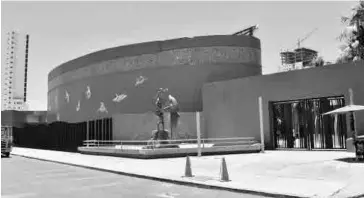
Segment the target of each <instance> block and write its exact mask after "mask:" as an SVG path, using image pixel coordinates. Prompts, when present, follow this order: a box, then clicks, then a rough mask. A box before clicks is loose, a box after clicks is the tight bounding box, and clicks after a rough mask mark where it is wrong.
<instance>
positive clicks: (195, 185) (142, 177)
mask: <svg viewBox="0 0 364 198" xmlns="http://www.w3.org/2000/svg"><path fill="white" fill-rule="evenodd" d="M11 155H14V156H19V157H24V158H28V159H35V160H40V161H45V162H52V163H57V164H63V165H70V166H75V167H80V168H87V169H91V170H97V171H103V172H108V173H114V174H118V175H124V176H129V177H136V178H141V179H148V180H154V181H160V182H167V183H173V184H178V185H184V186H191V187H197V188H203V189H212V190H224V191H229V192H236V193H245V194H251V195H259V196H264V197H277V198H306V197H299V196H293V195H283V194H278V193H277V194H275V193H267V192H259V191H253V190H244V189H238V188H228V187H221V186H213V185H208V184H199V183H192V182H188V181H180V180H173V179H165V178H159V177H153V176H145V175H138V174H134V173H127V172H122V171H114V170H109V169H103V168H96V167H90V166H84V165H78V164H72V163H67V162H59V161H54V160H47V159H42V158H37V157H29V156H26V155H21V154H13V153H12V154H11ZM359 197H360V196H359ZM353 198H356V196H355V197H353Z"/></svg>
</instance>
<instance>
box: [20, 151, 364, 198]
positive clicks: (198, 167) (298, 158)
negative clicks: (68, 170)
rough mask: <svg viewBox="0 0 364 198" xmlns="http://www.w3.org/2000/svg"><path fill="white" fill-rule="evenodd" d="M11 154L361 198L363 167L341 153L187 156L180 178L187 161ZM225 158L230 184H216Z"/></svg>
mask: <svg viewBox="0 0 364 198" xmlns="http://www.w3.org/2000/svg"><path fill="white" fill-rule="evenodd" d="M13 154H15V155H20V156H26V157H31V158H38V159H44V160H50V161H56V162H61V163H66V164H74V165H79V166H86V167H92V168H96V169H102V170H108V171H112V172H120V173H126V174H131V175H137V176H138V175H139V176H144V177H149V178H159V179H162V180H165V181H171V182H172V183H173V182H177V183H189V184H197V185H201V186H210V187H219V188H225V189H235V190H241V191H254V192H263V193H268V194H277V195H289V196H298V197H356V196H359V195H364V188H363V187H362V179H363V176H364V163H355V162H350V161H347V160H346V159H348V158H352V157H353V156H354V154H353V153H348V152H341V151H266V153H264V154H262V153H253V154H234V155H225V156H204V157H200V158H199V157H191V167H192V173H193V175H195V177H193V178H185V177H182V176H183V174H184V170H185V161H186V159H185V158H169V159H153V160H142V159H129V158H117V157H106V156H91V155H82V154H79V153H67V152H59V151H47V150H37V149H25V148H14V150H13ZM222 157H225V159H226V163H227V168H228V172H229V176H230V180H231V181H230V182H220V181H219V178H218V177H219V173H220V164H221V158H222Z"/></svg>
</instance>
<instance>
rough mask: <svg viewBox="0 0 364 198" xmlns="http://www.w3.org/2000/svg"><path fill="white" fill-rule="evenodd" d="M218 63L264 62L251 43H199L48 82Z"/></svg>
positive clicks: (100, 65) (97, 65) (103, 64)
mask: <svg viewBox="0 0 364 198" xmlns="http://www.w3.org/2000/svg"><path fill="white" fill-rule="evenodd" d="M216 63H254V64H257V65H261V52H260V50H259V49H255V48H249V47H197V48H185V49H175V50H170V51H163V52H160V53H157V54H143V55H140V56H133V57H122V58H118V59H113V60H108V61H103V62H98V63H94V64H92V65H89V66H87V67H83V68H80V69H77V70H74V71H70V72H67V73H64V74H62V75H60V76H58V77H56V78H54V79H52V80H51V81H49V83H48V86H49V87H48V90H52V89H53V88H55V87H57V86H59V85H61V84H64V83H68V82H72V81H75V80H79V79H82V78H87V77H92V76H99V75H103V74H109V73H115V72H122V71H131V70H137V69H142V68H152V67H160V66H171V67H172V66H179V65H189V66H196V65H202V64H216Z"/></svg>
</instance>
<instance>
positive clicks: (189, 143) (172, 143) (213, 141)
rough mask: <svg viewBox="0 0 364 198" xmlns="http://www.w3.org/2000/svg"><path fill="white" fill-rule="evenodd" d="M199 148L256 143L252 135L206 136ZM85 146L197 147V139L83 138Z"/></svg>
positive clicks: (115, 147) (131, 148)
mask: <svg viewBox="0 0 364 198" xmlns="http://www.w3.org/2000/svg"><path fill="white" fill-rule="evenodd" d="M200 142H201V144H200V146H201V148H209V147H217V146H238V145H247V144H255V143H258V141H256V140H255V139H254V138H253V137H237V138H208V139H201V140H200ZM83 145H84V146H85V147H97V148H114V149H122V150H140V149H157V148H197V147H198V140H197V139H179V140H85V141H84V142H83Z"/></svg>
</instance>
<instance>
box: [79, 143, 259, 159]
mask: <svg viewBox="0 0 364 198" xmlns="http://www.w3.org/2000/svg"><path fill="white" fill-rule="evenodd" d="M260 149H261V146H260V144H259V143H256V144H253V145H235V146H217V147H209V148H201V151H202V154H203V155H219V154H220V155H221V154H234V153H253V152H260ZM78 151H79V152H80V153H82V154H90V155H105V156H115V157H130V158H141V159H153V158H167V157H185V156H193V155H197V149H196V148H163V149H139V150H123V149H115V148H110V147H109V148H107V147H106V148H100V147H99V148H96V147H79V148H78Z"/></svg>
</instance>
